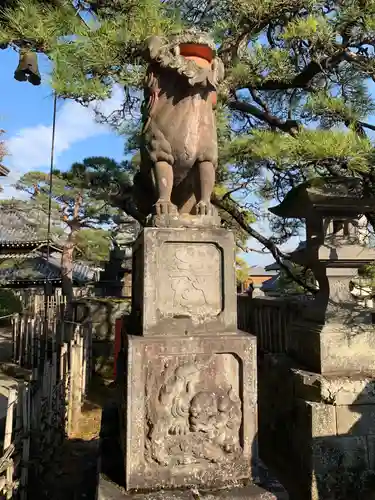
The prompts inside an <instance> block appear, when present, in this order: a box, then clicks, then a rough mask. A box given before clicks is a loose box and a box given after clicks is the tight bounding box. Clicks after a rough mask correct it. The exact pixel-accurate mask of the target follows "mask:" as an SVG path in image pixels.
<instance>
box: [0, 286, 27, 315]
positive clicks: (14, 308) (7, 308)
mask: <svg viewBox="0 0 375 500" xmlns="http://www.w3.org/2000/svg"><path fill="white" fill-rule="evenodd" d="M21 311H22V303H21V301H20V299H19V297H17V296H16V294H15V293H14V292H13V291H12V290H9V289H6V288H0V324H1V323H2V320H3V318H4V316H9V315H10V314H16V313H20V312H21Z"/></svg>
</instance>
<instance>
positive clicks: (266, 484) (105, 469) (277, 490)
mask: <svg viewBox="0 0 375 500" xmlns="http://www.w3.org/2000/svg"><path fill="white" fill-rule="evenodd" d="M118 417H119V413H118V408H117V405H116V404H109V405H108V406H107V407H105V408H104V409H103V414H102V426H101V433H100V447H99V450H100V453H99V460H98V490H97V500H127V499H128V500H199V499H206V500H213V499H223V500H224V499H227V500H229V499H233V500H234V499H238V500H246V499H249V500H288V499H289V496H288V493H287V492H286V490H285V489H284V488H283V486H282V485H281V484H280V483H279V482H278V481H277V480H275V479H274V478H273V477H272V476H271V475H270V474H269V472H268V470H267V469H266V467H265V466H264V465H263V464H262V463H260V464H259V467H258V468H257V470H258V472H259V479H258V482H257V484H247V485H243V486H242V487H239V486H236V487H232V488H229V489H222V490H215V491H207V489H204V490H198V489H197V488H189V489H186V490H181V489H180V490H160V491H153V492H149V493H145V492H143V493H142V492H138V493H137V492H127V491H126V490H125V488H124V483H123V481H122V480H121V479H123V474H121V471H122V470H123V465H122V453H121V447H120V443H119V439H118V436H119V418H118Z"/></svg>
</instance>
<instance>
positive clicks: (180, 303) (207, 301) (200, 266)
mask: <svg viewBox="0 0 375 500" xmlns="http://www.w3.org/2000/svg"><path fill="white" fill-rule="evenodd" d="M236 329H237V296H236V274H235V242H234V236H233V234H232V233H231V232H230V231H227V230H225V229H204V230H202V229H201V228H169V229H168V228H152V227H146V228H145V229H144V230H143V232H142V233H141V234H140V236H139V237H138V239H137V241H136V242H135V244H134V246H133V290H132V316H131V321H130V322H129V325H128V332H129V333H130V334H134V335H145V336H151V335H157V336H161V335H170V334H172V332H173V335H182V336H189V335H196V334H212V335H220V334H222V333H228V334H229V333H233V332H235V331H236Z"/></svg>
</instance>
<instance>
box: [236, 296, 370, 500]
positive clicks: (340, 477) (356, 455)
mask: <svg viewBox="0 0 375 500" xmlns="http://www.w3.org/2000/svg"><path fill="white" fill-rule="evenodd" d="M293 309H294V312H293ZM238 310H239V312H238V318H239V326H240V328H242V329H245V330H247V331H249V328H251V330H250V331H251V333H255V334H256V336H257V339H258V348H259V355H258V405H259V406H258V411H259V450H260V456H261V458H262V459H264V460H265V461H266V462H267V463H268V464H270V465H272V466H273V467H274V468H276V470H278V471H279V473H281V476H280V477H282V478H284V483H285V484H286V485H287V482H288V479H285V478H288V477H289V478H290V481H291V482H293V483H297V490H298V492H299V493H298V495H300V496H298V495H297V497H296V498H298V499H299V498H301V499H302V498H303V499H309V500H318V499H319V500H333V499H335V500H336V499H338V500H341V499H342V500H359V499H361V500H367V499H370V498H372V497H371V496H367V495H368V494H369V491H371V489H372V490H373V491H374V490H375V483H374V475H375V377H372V376H371V375H370V376H368V375H366V374H363V373H362V374H361V373H354V372H350V373H347V374H346V375H345V374H344V373H341V374H337V375H333V374H331V375H329V376H324V375H321V374H319V373H314V372H311V371H308V370H306V369H304V367H303V366H301V365H300V364H298V363H297V362H296V361H295V360H294V359H293V356H292V353H293V346H292V345H291V344H290V341H291V340H292V337H291V336H290V335H289V332H290V331H291V330H292V329H293V327H294V325H295V324H296V323H299V321H300V316H299V315H298V311H299V309H298V307H296V306H293V305H292V304H290V303H289V304H288V303H287V302H284V303H283V301H282V300H272V299H271V300H270V299H250V298H248V297H239V302H238ZM254 318H255V319H254ZM299 334H300V336H301V338H303V335H305V334H306V332H304V331H299ZM353 354H354V355H355V351H353Z"/></svg>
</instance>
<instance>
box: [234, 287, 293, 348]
mask: <svg viewBox="0 0 375 500" xmlns="http://www.w3.org/2000/svg"><path fill="white" fill-rule="evenodd" d="M301 305H302V304H301V301H299V300H295V299H289V298H271V297H262V298H254V299H252V298H251V297H248V296H246V295H238V296H237V311H238V328H239V329H240V330H243V331H245V332H249V333H252V334H253V335H255V336H256V337H257V338H258V348H259V349H262V350H265V351H268V352H274V353H288V352H289V351H290V347H291V338H290V335H289V333H290V330H291V327H292V325H293V323H294V321H295V320H296V319H297V317H298V315H299V314H300V307H301Z"/></svg>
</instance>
